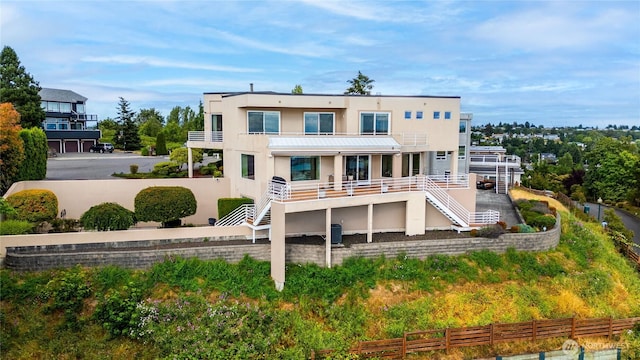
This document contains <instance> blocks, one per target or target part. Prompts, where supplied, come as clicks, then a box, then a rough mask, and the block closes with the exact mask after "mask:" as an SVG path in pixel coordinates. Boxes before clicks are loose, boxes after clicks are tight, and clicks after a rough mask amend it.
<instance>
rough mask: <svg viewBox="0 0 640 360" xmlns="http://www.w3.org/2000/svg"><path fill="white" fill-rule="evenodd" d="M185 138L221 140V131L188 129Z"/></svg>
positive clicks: (210, 140) (190, 139)
mask: <svg viewBox="0 0 640 360" xmlns="http://www.w3.org/2000/svg"><path fill="white" fill-rule="evenodd" d="M187 140H188V141H208V142H222V131H189V133H188V134H187Z"/></svg>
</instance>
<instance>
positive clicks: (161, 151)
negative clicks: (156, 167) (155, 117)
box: [156, 131, 169, 155]
mask: <svg viewBox="0 0 640 360" xmlns="http://www.w3.org/2000/svg"><path fill="white" fill-rule="evenodd" d="M167 154H169V152H168V151H167V142H166V141H165V136H164V131H160V132H159V133H158V136H157V137H156V155H167Z"/></svg>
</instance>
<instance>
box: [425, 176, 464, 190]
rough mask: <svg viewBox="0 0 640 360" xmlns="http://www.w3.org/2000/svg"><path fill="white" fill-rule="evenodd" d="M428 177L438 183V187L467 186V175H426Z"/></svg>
mask: <svg viewBox="0 0 640 360" xmlns="http://www.w3.org/2000/svg"><path fill="white" fill-rule="evenodd" d="M427 177H428V178H429V179H431V180H433V181H435V182H437V183H438V185H439V186H440V187H443V188H446V189H449V188H458V189H459V188H468V187H469V175H467V174H462V175H460V174H459V175H449V174H444V175H428V176H427Z"/></svg>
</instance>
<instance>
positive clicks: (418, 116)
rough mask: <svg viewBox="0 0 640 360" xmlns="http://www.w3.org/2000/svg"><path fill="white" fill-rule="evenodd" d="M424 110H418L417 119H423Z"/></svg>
mask: <svg viewBox="0 0 640 360" xmlns="http://www.w3.org/2000/svg"><path fill="white" fill-rule="evenodd" d="M422 117H423V116H422V111H416V119H418V120H422Z"/></svg>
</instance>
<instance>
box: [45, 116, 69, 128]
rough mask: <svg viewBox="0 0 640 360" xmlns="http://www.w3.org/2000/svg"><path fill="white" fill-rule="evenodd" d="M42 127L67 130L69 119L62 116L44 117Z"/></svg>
mask: <svg viewBox="0 0 640 360" xmlns="http://www.w3.org/2000/svg"><path fill="white" fill-rule="evenodd" d="M43 125H44V128H45V129H47V130H68V129H69V120H67V119H64V118H50V117H48V118H46V119H45V120H44V122H43Z"/></svg>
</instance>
